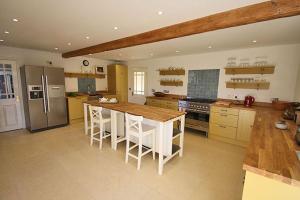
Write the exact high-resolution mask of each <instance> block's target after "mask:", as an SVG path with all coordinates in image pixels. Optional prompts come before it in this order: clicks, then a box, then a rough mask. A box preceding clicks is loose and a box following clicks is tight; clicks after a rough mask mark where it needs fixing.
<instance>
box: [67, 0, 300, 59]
mask: <svg viewBox="0 0 300 200" xmlns="http://www.w3.org/2000/svg"><path fill="white" fill-rule="evenodd" d="M296 15H300V0H272V1H266V2H262V3H258V4H253V5H249V6H246V7H241V8H237V9H233V10H229V11H225V12H221V13H217V14H213V15H210V16H207V17H202V18H199V19H195V20H191V21H187V22H183V23H179V24H175V25H171V26H167V27H164V28H160V29H155V30H152V31H148V32H144V33H140V34H137V35H133V36H129V37H125V38H121V39H117V40H113V41H110V42H105V43H102V44H98V45H94V46H90V47H86V48H82V49H78V50H75V51H70V52H66V53H63V54H62V56H63V57H64V58H70V57H75V56H83V55H87V54H90V53H93V54H94V53H100V52H104V51H109V50H115V49H121V48H126V47H132V46H137V45H142V44H148V43H153V42H159V41H163V40H169V39H174V38H179V37H184V36H189V35H194V34H199V33H204V32H209V31H214V30H219V29H225V28H230V27H236V26H241V25H246V24H252V23H257V22H262V21H268V20H273V19H278V18H283V17H291V16H296Z"/></svg>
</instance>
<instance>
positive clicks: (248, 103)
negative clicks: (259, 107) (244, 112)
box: [244, 96, 255, 107]
mask: <svg viewBox="0 0 300 200" xmlns="http://www.w3.org/2000/svg"><path fill="white" fill-rule="evenodd" d="M254 101H255V98H254V97H253V96H245V100H244V106H246V107H251V106H252V104H253V103H254Z"/></svg>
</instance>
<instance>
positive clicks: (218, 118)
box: [210, 112, 238, 127]
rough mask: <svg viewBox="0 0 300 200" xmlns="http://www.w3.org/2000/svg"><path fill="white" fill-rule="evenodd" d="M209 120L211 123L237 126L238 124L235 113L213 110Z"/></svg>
mask: <svg viewBox="0 0 300 200" xmlns="http://www.w3.org/2000/svg"><path fill="white" fill-rule="evenodd" d="M210 122H211V123H213V124H219V125H224V126H231V127H237V126H238V116H237V115H229V114H226V113H217V112H213V113H211V115H210Z"/></svg>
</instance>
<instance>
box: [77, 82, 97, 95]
mask: <svg viewBox="0 0 300 200" xmlns="http://www.w3.org/2000/svg"><path fill="white" fill-rule="evenodd" d="M88 87H89V88H90V93H95V92H96V80H95V79H94V78H78V92H82V93H88Z"/></svg>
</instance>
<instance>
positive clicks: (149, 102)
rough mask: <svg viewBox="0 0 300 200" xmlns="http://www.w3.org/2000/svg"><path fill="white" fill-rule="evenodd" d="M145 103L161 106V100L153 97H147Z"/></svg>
mask: <svg viewBox="0 0 300 200" xmlns="http://www.w3.org/2000/svg"><path fill="white" fill-rule="evenodd" d="M147 105H149V106H155V107H160V106H161V102H160V101H159V100H155V99H147Z"/></svg>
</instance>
